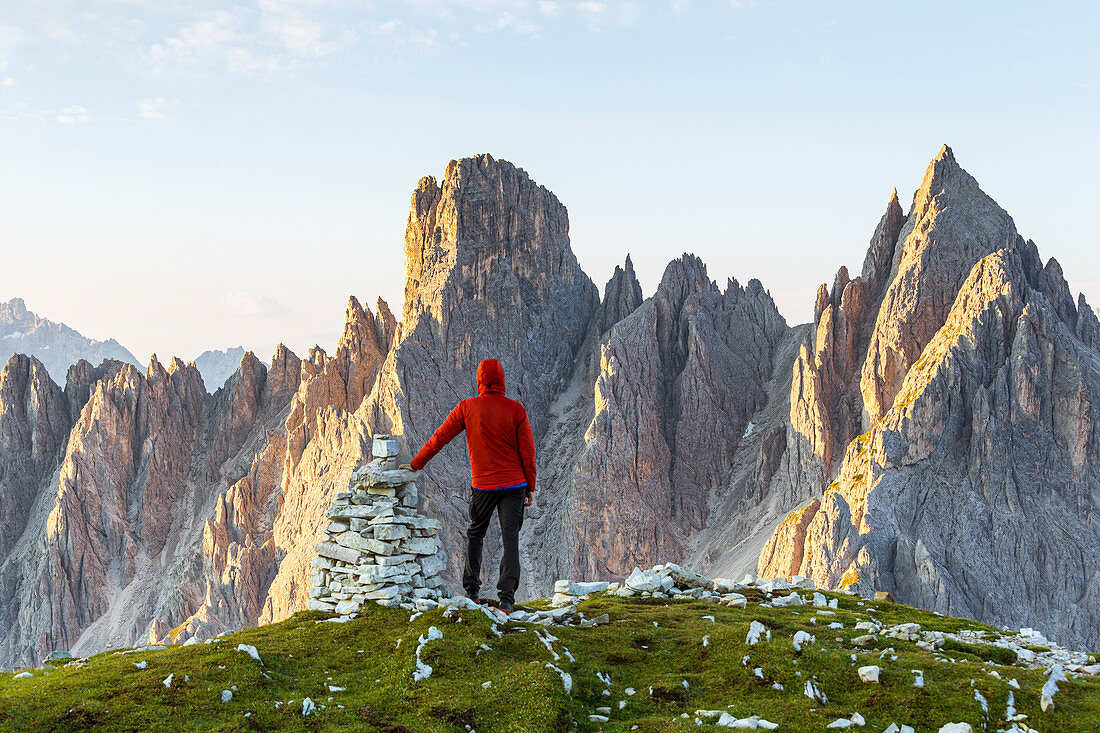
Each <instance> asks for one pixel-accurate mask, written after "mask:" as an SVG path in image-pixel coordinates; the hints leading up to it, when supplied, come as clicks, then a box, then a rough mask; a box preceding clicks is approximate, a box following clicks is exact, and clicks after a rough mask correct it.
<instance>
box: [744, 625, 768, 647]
mask: <svg viewBox="0 0 1100 733" xmlns="http://www.w3.org/2000/svg"><path fill="white" fill-rule="evenodd" d="M761 636H763V637H764V638H765V639H767V640H770V639H771V638H772V632H771V631H770V630H769V629H768V628H767V627H766V626H764V624H762V623H760V622H759V621H753V622H752V623H751V624H749V633H748V635H747V636H745V643H746V644H748V645H749V646H755V645H756V644H757V643H759V641H760V637H761Z"/></svg>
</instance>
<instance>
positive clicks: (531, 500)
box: [523, 491, 535, 506]
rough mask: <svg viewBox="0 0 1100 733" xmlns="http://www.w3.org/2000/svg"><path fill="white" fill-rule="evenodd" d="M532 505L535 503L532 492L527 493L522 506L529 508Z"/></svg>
mask: <svg viewBox="0 0 1100 733" xmlns="http://www.w3.org/2000/svg"><path fill="white" fill-rule="evenodd" d="M534 503H535V492H534V491H528V492H527V493H526V494H525V495H524V497H523V505H524V506H531V505H532V504H534Z"/></svg>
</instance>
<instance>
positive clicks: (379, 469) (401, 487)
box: [307, 435, 450, 614]
mask: <svg viewBox="0 0 1100 733" xmlns="http://www.w3.org/2000/svg"><path fill="white" fill-rule="evenodd" d="M399 450H400V448H399V446H398V444H397V441H396V440H393V439H392V438H391V437H390V436H389V435H377V436H375V437H374V444H373V446H372V453H373V454H374V460H372V461H371V462H370V463H368V464H366V465H365V466H360V467H359V468H357V469H356V470H355V471H354V473H352V477H351V484H350V486H349V489H348V491H341V492H339V493H337V494H336V498H335V499H334V501H333V503H332V508H331V509H329V510H328V511H327V512H325V516H326V517H327V518H328V519H329V520H331V523H330V524H329V525H328V526H326V527H325V530H324V540H323V541H322V542H320V543H318V545H317V556H316V557H315V558H313V562H312V564H311V571H310V589H309V602H308V604H307V607H308V608H309V609H310V610H314V611H334V612H336V613H339V614H349V613H354V612H357V611H358V610H359V609H360V608H361V607H362V605H363V604H364V603H366V602H367V601H375V602H377V603H379V604H382V605H385V606H402V607H409V608H413V607H415V605H416V601H418V600H438V599H440V598H445V597H447V596H448V595H450V594H449V592H448V590H447V588H446V586H444V585H443V580H442V578H441V577H440V573H441V572H442V571H443V568H444V566H445V565H446V558H445V557H444V555H443V553H442V552H441V551H440V543H439V537H438V532H439V529H440V526H441V525H440V523H439V520H437V519H428V518H427V517H424V516H422V515H420V514H418V513H417V510H416V502H417V492H416V484H415V483H414V480H415V478H416V475H417V474H416V472H415V471H408V470H403V469H399V468H398V467H397V455H398V452H399ZM432 605H434V604H432Z"/></svg>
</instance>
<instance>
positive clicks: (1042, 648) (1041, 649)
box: [1024, 644, 1050, 654]
mask: <svg viewBox="0 0 1100 733" xmlns="http://www.w3.org/2000/svg"><path fill="white" fill-rule="evenodd" d="M1024 649H1028V650H1030V651H1033V652H1035V653H1036V654H1042V653H1043V652H1049V651H1050V647H1049V646H1042V645H1040V644H1029V645H1027V646H1025V647H1024Z"/></svg>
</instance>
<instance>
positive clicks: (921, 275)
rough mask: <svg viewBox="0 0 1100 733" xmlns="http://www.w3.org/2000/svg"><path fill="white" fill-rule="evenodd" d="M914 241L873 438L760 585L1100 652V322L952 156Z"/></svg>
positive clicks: (897, 297)
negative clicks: (859, 600)
mask: <svg viewBox="0 0 1100 733" xmlns="http://www.w3.org/2000/svg"><path fill="white" fill-rule="evenodd" d="M899 239H900V240H901V241H903V242H904V246H903V247H901V248H900V249H899V257H898V259H897V261H896V263H895V266H894V268H893V273H894V274H893V277H892V280H891V282H890V284H889V286H888V287H887V290H886V293H885V296H884V298H883V302H882V305H881V307H880V309H879V310H878V313H877V316H876V318H875V327H874V331H873V332H872V334H871V338H870V341H869V346H868V349H867V353H866V357H865V359H864V361H863V363H862V368H861V384H862V385H863V388H864V389H863V396H864V399H865V407H866V409H865V412H864V415H863V418H864V421H865V422H864V423H863V425H862V426H861V428H862V429H863V432H861V434H860V435H858V436H857V437H855V438H854V439H853V440H851V441H850V442H849V443H848V444H847V445H846V448H845V451H844V454H843V458H842V460H841V461H840V464H839V468H838V470H837V473H836V475H835V480H832V481H831V482H830V485H829V486H828V488H827V489H826V490H825V491H824V495H823V496H820V497H819V498H815V499H814V502H813V503H812V504H810V505H809V506H807V507H805V508H802V509H800V510H798V511H796V512H795V513H792V514H791V515H790V516H789V517H788V518H787V520H786V521H784V522H783V523H782V524H781V525H780V526H779V527H778V528H777V529H776V530H775V532H774V535H773V536H772V537H771V539H770V540H769V542H768V543H767V545H766V547H765V548H764V551H763V552H762V553H761V555H760V558H759V569H760V573H761V574H762V575H766V576H767V575H777V574H779V575H789V574H794V573H797V574H801V575H806V576H810V577H812V578H813V579H814V580H816V581H817V582H818V583H819V584H821V585H825V586H828V587H837V586H850V587H854V588H857V589H861V590H874V589H879V590H885V591H889V592H890V593H892V594H893V596H894V597H896V598H897V599H898V600H899V601H902V602H905V603H910V604H914V605H920V606H924V607H927V608H932V609H935V610H939V611H942V612H944V613H952V614H955V615H964V616H969V617H972V618H977V619H981V620H985V621H989V622H993V623H997V624H1002V625H1010V626H1024V625H1026V626H1033V627H1035V628H1039V629H1042V630H1043V631H1044V633H1047V635H1049V636H1051V637H1052V638H1056V639H1059V640H1060V641H1062V643H1073V644H1082V645H1087V646H1095V644H1096V643H1097V642H1098V641H1100V595H1098V591H1100V583H1098V580H1097V575H1096V567H1098V566H1100V565H1098V563H1100V533H1098V532H1097V529H1096V527H1095V521H1094V519H1095V514H1096V512H1097V510H1098V509H1100V472H1098V469H1100V463H1098V461H1100V442H1098V438H1097V434H1096V430H1095V424H1096V419H1097V417H1098V413H1097V408H1096V407H1095V406H1096V404H1097V394H1098V390H1100V353H1098V352H1097V351H1096V348H1095V343H1094V342H1093V341H1092V340H1091V337H1090V334H1091V333H1093V332H1094V327H1093V325H1092V323H1093V319H1094V314H1093V313H1092V311H1091V309H1090V308H1088V307H1087V304H1085V303H1084V300H1083V298H1081V299H1079V300H1078V303H1077V304H1075V303H1074V301H1073V299H1072V298H1071V297H1070V294H1069V288H1068V286H1067V284H1066V283H1065V280H1064V279H1063V278H1062V274H1061V268H1060V267H1059V266H1058V263H1057V262H1056V261H1055V260H1050V261H1049V262H1047V264H1046V265H1045V266H1044V265H1043V264H1042V263H1041V261H1040V260H1039V257H1038V252H1037V249H1036V247H1035V245H1034V244H1032V243H1031V242H1025V241H1024V240H1023V239H1022V238H1020V237H1019V236H1018V235H1017V234H1016V230H1015V227H1014V225H1013V224H1012V220H1011V218H1009V217H1008V215H1007V214H1005V213H1004V212H1003V211H1002V210H1000V209H999V208H998V207H996V204H994V203H993V202H992V200H991V199H989V197H988V196H986V195H985V194H984V193H982V192H981V191H980V190H979V189H978V188H977V185H976V184H975V183H974V182H973V179H972V178H971V177H970V176H969V175H968V174H966V173H965V172H964V171H962V170H961V168H958V166H957V164H956V163H955V162H954V158H953V156H952V155H951V153H950V150H948V149H946V148H945V149H944V151H941V153H940V155H939V156H937V158H936V159H935V160H934V161H933V163H932V165H931V166H930V168H929V172H928V175H927V176H926V178H925V181H924V183H923V184H922V187H921V189H920V190H919V191H918V192H917V195H916V198H915V201H914V206H913V210H912V211H911V212H910V214H909V216H908V219H907V220H906V223H905V225H904V226H903V227H902V230H901V234H900V237H899ZM960 273H961V274H960ZM1082 306H1083V307H1082ZM1083 335H1084V336H1083ZM830 348H831V349H833V350H837V351H838V352H839V351H842V349H838V348H837V347H836V346H835V345H833V346H831V347H830ZM830 360H831V358H830V357H829V356H828V355H826V357H825V358H824V359H822V360H821V361H822V362H823V363H827V362H828V361H830ZM796 378H797V375H796ZM793 409H795V405H793V404H792V410H793ZM828 478H829V479H832V476H828Z"/></svg>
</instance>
